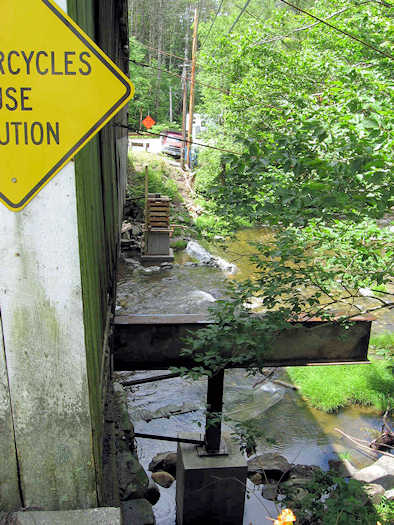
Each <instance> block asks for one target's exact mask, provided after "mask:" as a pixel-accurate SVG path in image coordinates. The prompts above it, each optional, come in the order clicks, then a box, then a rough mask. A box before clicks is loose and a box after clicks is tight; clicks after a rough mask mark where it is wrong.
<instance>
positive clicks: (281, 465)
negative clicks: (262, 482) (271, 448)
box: [248, 453, 290, 481]
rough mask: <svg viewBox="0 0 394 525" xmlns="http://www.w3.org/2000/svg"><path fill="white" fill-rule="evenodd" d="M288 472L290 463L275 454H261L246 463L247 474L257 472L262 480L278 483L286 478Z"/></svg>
mask: <svg viewBox="0 0 394 525" xmlns="http://www.w3.org/2000/svg"><path fill="white" fill-rule="evenodd" d="M289 470H290V463H289V462H288V461H287V459H286V458H284V457H283V456H280V455H279V454H276V453H272V454H271V453H268V454H262V455H261V456H256V457H255V458H252V459H250V460H249V461H248V473H249V474H254V473H256V472H259V473H261V474H262V476H263V479H265V478H267V479H268V480H271V479H273V480H276V481H279V480H280V479H284V478H286V477H287V473H288V472H289Z"/></svg>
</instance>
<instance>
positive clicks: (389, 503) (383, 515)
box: [375, 497, 394, 525]
mask: <svg viewBox="0 0 394 525" xmlns="http://www.w3.org/2000/svg"><path fill="white" fill-rule="evenodd" d="M375 508H376V512H377V513H378V514H379V517H380V520H381V523H382V525H384V524H387V525H391V524H392V523H394V500H388V499H387V498H385V497H383V498H382V501H381V502H380V503H379V505H375Z"/></svg>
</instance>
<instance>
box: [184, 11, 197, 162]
mask: <svg viewBox="0 0 394 525" xmlns="http://www.w3.org/2000/svg"><path fill="white" fill-rule="evenodd" d="M197 30H198V8H197V7H196V8H195V10H194V31H193V51H192V73H191V79H190V102H189V129H188V143H187V165H188V166H189V168H191V161H190V149H191V141H192V132H193V113H194V85H195V79H196V60H197Z"/></svg>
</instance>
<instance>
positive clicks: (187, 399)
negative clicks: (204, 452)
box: [117, 229, 393, 525]
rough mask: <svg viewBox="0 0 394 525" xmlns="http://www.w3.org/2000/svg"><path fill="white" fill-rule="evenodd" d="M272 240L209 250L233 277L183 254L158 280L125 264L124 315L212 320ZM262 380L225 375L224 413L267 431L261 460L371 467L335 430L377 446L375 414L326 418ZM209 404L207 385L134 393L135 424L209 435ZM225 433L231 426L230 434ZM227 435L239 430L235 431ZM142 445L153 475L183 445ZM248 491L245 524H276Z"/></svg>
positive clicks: (245, 236)
mask: <svg viewBox="0 0 394 525" xmlns="http://www.w3.org/2000/svg"><path fill="white" fill-rule="evenodd" d="M269 235H270V234H269V232H268V231H266V230H264V229H254V230H246V231H244V232H241V233H240V234H239V235H238V238H237V239H236V240H235V241H232V243H231V245H230V246H229V247H228V250H225V251H222V250H216V251H215V249H214V248H212V247H210V250H211V251H213V252H214V253H215V255H218V256H220V257H223V258H224V259H227V260H229V261H231V262H233V263H235V264H236V265H237V267H238V269H239V271H238V273H237V274H235V275H234V276H229V275H227V276H226V275H225V274H224V273H223V272H222V271H221V270H219V269H217V268H212V267H208V266H200V265H197V266H196V265H195V263H193V261H192V260H191V259H190V258H189V257H188V256H187V255H186V254H185V253H184V252H182V253H180V254H178V255H177V259H176V264H175V265H174V267H173V268H171V269H166V270H161V271H158V270H157V271H154V272H152V273H146V271H144V270H143V269H139V268H138V267H137V268H136V269H135V268H133V266H132V265H130V264H122V266H121V268H120V275H119V284H118V306H117V311H118V313H122V314H124V313H134V314H138V313H144V314H160V313H166V314H180V313H206V312H207V311H208V308H209V306H210V305H212V303H213V302H214V300H215V299H218V298H220V297H221V296H223V294H224V291H225V285H226V279H227V278H237V279H238V278H241V279H242V278H245V277H248V276H250V275H251V274H252V273H253V271H254V270H253V266H252V265H251V263H250V262H249V260H248V258H247V257H245V254H246V255H247V254H248V253H251V251H252V248H251V247H250V246H249V245H248V244H247V243H248V241H250V240H264V238H268V236H269ZM185 263H186V264H185ZM392 327H393V319H392V316H391V317H390V316H386V314H383V315H382V317H381V318H380V319H379V322H378V323H377V329H378V330H382V329H384V330H387V329H389V328H392ZM156 373H158V374H160V373H162V372H155V371H149V372H148V371H147V372H138V373H135V374H131V373H130V372H128V373H127V372H121V373H119V375H120V376H121V377H122V376H127V377H129V376H131V375H132V376H133V379H137V378H142V377H150V376H154V375H155V374H156ZM275 377H276V378H280V379H282V380H283V379H284V380H285V381H286V380H287V381H289V380H288V378H287V375H286V371H285V369H280V370H279V371H278V372H277V373H276V375H275ZM262 378H263V376H261V377H259V376H255V377H248V376H247V374H246V372H245V371H244V370H240V369H237V370H231V371H226V376H225V395H224V412H225V414H227V415H230V416H231V417H232V418H233V419H235V420H236V419H238V420H242V421H245V420H248V419H250V420H254V421H255V422H256V424H257V426H258V428H259V429H260V430H261V431H262V437H261V439H259V440H258V442H257V454H262V453H266V452H278V453H280V454H281V455H283V456H285V457H286V458H287V459H288V461H289V462H291V463H298V464H305V465H318V466H320V467H322V468H323V469H325V470H327V468H328V462H329V460H332V459H338V454H346V455H347V457H349V459H350V460H351V462H352V463H353V464H354V465H355V466H356V467H358V468H361V467H363V466H366V465H367V464H369V463H371V460H370V459H369V458H367V457H366V456H364V455H362V454H361V453H360V452H358V451H357V450H356V449H355V448H352V446H351V443H350V442H349V441H345V440H344V438H343V437H341V436H340V435H338V433H337V432H336V431H335V430H334V429H335V428H336V427H338V428H340V429H342V430H343V431H344V432H346V433H347V434H350V435H353V436H357V437H358V438H360V439H367V440H372V439H373V438H374V437H376V435H377V434H378V433H379V432H380V427H381V418H380V417H379V416H378V415H377V414H376V412H374V411H373V410H372V409H367V408H359V407H351V408H347V409H344V410H341V411H340V412H339V413H338V414H326V413H324V412H321V411H318V410H315V409H312V408H310V407H308V405H307V404H306V403H305V401H304V400H303V399H302V398H301V396H300V394H299V393H298V392H295V391H293V390H290V389H288V388H285V387H282V386H280V385H277V384H276V383H274V382H272V381H270V380H268V381H265V382H264V383H262V384H256V383H258V382H259V380H260V379H262ZM205 401H206V382H205V380H200V381H190V380H186V379H183V378H175V379H171V380H165V381H157V382H152V383H148V384H144V385H139V386H137V387H131V388H129V389H128V403H129V413H130V418H131V420H132V421H133V423H134V425H135V430H136V431H137V432H145V433H152V434H162V435H169V436H176V435H177V433H178V432H182V431H194V432H201V433H203V428H204V412H203V407H204V405H205ZM226 426H227V423H225V425H224V427H225V429H226ZM227 430H229V431H230V432H231V431H232V429H231V427H227ZM137 445H138V454H139V459H140V461H141V463H142V465H143V466H144V468H145V469H146V470H148V465H149V462H150V461H151V459H152V458H153V457H154V456H155V455H156V454H157V453H159V452H164V451H175V450H176V444H174V443H169V442H164V441H163V442H161V441H153V440H148V439H137ZM247 488H248V493H249V494H248V498H247V500H246V506H245V516H244V524H245V525H250V524H253V525H266V524H272V521H270V520H269V519H268V517H276V516H277V514H278V512H277V511H276V509H275V506H274V504H273V502H271V501H268V500H265V499H264V498H263V497H262V495H261V486H254V485H253V483H252V482H250V481H249V480H248V487H247ZM175 490H176V488H175V483H174V484H173V485H172V486H171V487H170V488H169V489H164V488H161V487H160V492H161V498H160V500H159V502H158V503H157V504H156V505H155V506H154V512H155V516H156V520H157V524H158V525H173V524H175Z"/></svg>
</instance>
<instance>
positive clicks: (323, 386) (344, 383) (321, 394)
mask: <svg viewBox="0 0 394 525" xmlns="http://www.w3.org/2000/svg"><path fill="white" fill-rule="evenodd" d="M371 354H372V355H371ZM370 359H371V364H370V365H342V366H313V367H292V368H288V369H287V373H288V375H289V376H290V378H291V380H292V381H293V383H294V384H296V385H297V386H299V387H300V390H301V393H302V395H303V396H304V397H305V398H306V400H307V401H308V402H309V404H310V405H311V406H313V407H315V408H318V409H320V410H324V411H325V412H335V411H337V410H338V409H340V408H342V407H345V406H349V405H362V406H373V407H375V408H376V409H377V410H378V411H380V412H383V411H384V410H386V408H387V405H388V403H390V405H391V406H393V404H394V403H393V401H394V376H393V370H394V333H385V334H381V335H378V336H374V337H373V338H371V344H370Z"/></svg>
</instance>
